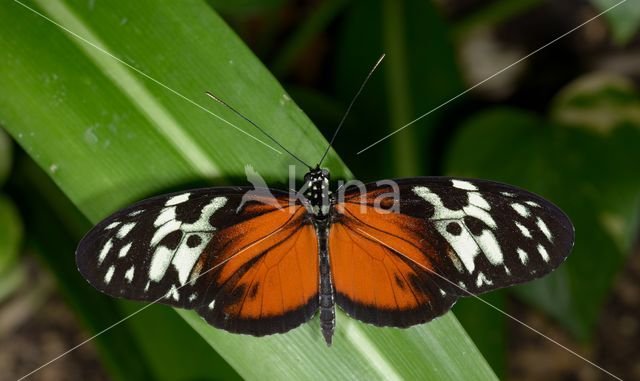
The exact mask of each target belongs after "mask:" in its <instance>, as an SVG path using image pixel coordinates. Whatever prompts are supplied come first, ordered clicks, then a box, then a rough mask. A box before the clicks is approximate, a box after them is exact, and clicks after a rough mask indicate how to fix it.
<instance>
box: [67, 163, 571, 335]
mask: <svg viewBox="0 0 640 381" xmlns="http://www.w3.org/2000/svg"><path fill="white" fill-rule="evenodd" d="M304 179H305V184H304V186H303V188H302V192H297V193H296V195H297V196H298V197H296V198H295V199H294V201H293V202H292V194H291V192H284V191H279V190H275V189H269V190H268V192H267V193H269V194H272V195H273V197H267V196H265V195H264V194H262V193H264V192H256V189H254V188H252V187H213V188H204V189H196V190H189V191H185V192H179V193H173V194H169V195H163V196H158V197H154V198H151V199H148V200H144V201H141V202H138V203H136V204H134V205H131V206H129V207H127V208H125V209H123V210H120V211H118V212H116V213H115V214H113V215H111V216H110V217H108V218H106V219H105V220H104V221H102V222H100V223H99V224H97V225H96V226H95V227H94V228H93V229H92V230H91V231H90V232H89V233H88V234H87V235H86V236H85V237H84V238H83V239H82V241H81V242H80V244H79V247H78V250H77V252H76V260H77V264H78V269H79V270H80V273H81V274H82V275H83V276H84V277H85V278H86V279H87V280H88V281H89V283H91V284H92V285H93V286H94V287H95V288H97V289H98V290H100V291H102V292H104V293H107V294H109V295H112V296H116V297H124V298H128V299H133V300H143V301H157V302H159V303H163V304H168V305H171V306H175V307H181V308H188V309H195V310H196V311H197V312H198V314H200V315H201V316H202V317H203V318H204V319H205V320H206V321H207V322H208V323H209V324H211V325H213V326H214V327H218V328H222V329H224V330H227V331H230V332H236V333H244V334H250V335H255V336H262V335H269V334H274V333H283V332H287V331H289V330H291V329H293V328H295V327H298V326H299V325H301V324H303V323H305V322H307V321H308V320H310V319H311V318H312V317H313V316H314V315H316V314H318V312H319V319H320V325H321V329H322V333H323V335H324V338H325V340H326V342H327V343H328V344H330V343H331V340H332V335H333V332H334V329H335V308H336V306H338V307H340V308H341V309H342V310H344V311H345V312H346V313H347V315H349V316H351V317H353V318H354V319H358V320H360V321H363V322H365V323H370V324H374V325H377V326H392V327H409V326H411V325H415V324H420V323H424V322H427V321H429V320H432V319H433V318H435V317H437V316H440V315H442V314H443V313H445V312H446V311H448V310H449V309H450V308H451V306H452V305H453V304H454V303H455V301H456V300H457V299H458V298H459V297H462V296H469V295H476V294H480V293H483V292H487V291H491V290H495V289H498V288H502V287H506V286H510V285H514V284H518V283H522V282H526V281H529V280H532V279H535V278H538V277H541V276H543V275H545V274H547V273H549V272H550V271H552V270H553V269H555V268H556V267H557V266H559V265H560V264H561V263H562V262H563V261H564V260H565V259H566V257H567V256H568V255H569V252H570V251H571V248H572V246H573V240H574V230H573V226H572V224H571V222H570V220H569V218H568V217H567V216H566V215H565V214H564V213H563V212H562V211H561V210H560V209H559V208H558V207H556V206H555V205H553V204H551V203H550V202H549V201H546V200H545V199H543V198H542V197H540V196H537V195H535V194H533V193H530V192H528V191H525V190H522V189H519V188H516V187H513V186H510V185H505V184H501V183H497V182H491V181H486V180H472V179H460V178H449V177H415V178H407V179H399V180H395V181H387V182H378V183H372V184H366V185H364V189H363V187H349V186H347V187H343V191H342V192H341V195H340V197H337V195H336V194H334V193H332V192H331V191H330V190H329V188H330V186H329V184H330V182H329V180H330V174H329V172H328V171H327V170H326V169H321V168H314V169H312V170H311V171H309V173H307V174H306V175H305V178H304ZM394 205H395V206H396V207H397V210H394Z"/></svg>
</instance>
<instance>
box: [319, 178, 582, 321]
mask: <svg viewBox="0 0 640 381" xmlns="http://www.w3.org/2000/svg"><path fill="white" fill-rule="evenodd" d="M391 184H394V185H391ZM339 199H340V200H341V202H339V203H338V204H337V205H336V208H335V216H334V219H333V223H332V224H331V228H330V234H329V254H330V262H331V271H332V277H333V282H334V287H335V292H336V302H337V304H338V305H339V306H340V307H341V308H342V309H343V310H344V311H345V312H346V313H347V314H349V315H350V316H352V317H354V318H356V319H359V320H362V321H364V322H367V323H371V324H375V325H379V326H395V327H407V326H410V325H414V324H419V323H423V322H426V321H429V320H431V319H433V318H435V317H437V316H440V315H442V314H443V313H445V312H446V311H448V310H449V309H450V307H451V306H452V305H453V304H454V303H455V301H456V300H457V298H459V297H461V296H470V295H475V294H479V293H483V292H486V291H490V290H494V289H496V288H501V287H506V286H509V285H513V284H517V283H522V282H525V281H529V280H532V279H535V278H537V277H540V276H542V275H545V274H547V273H549V272H550V271H552V270H553V269H555V268H556V267H557V266H559V265H560V263H562V261H564V259H565V258H566V257H567V256H568V255H569V252H570V250H571V247H572V245H573V239H574V232H573V226H572V225H571V222H570V221H569V219H568V218H567V217H566V215H565V214H564V213H563V212H562V211H560V209H558V208H557V207H556V206H555V205H553V204H551V203H549V202H548V201H546V200H544V199H543V198H541V197H539V196H537V195H535V194H532V193H530V192H527V191H524V190H522V189H519V188H515V187H512V186H508V185H505V184H500V183H495V182H490V181H482V180H468V179H454V178H444V177H423V178H411V179H403V180H395V181H393V182H384V183H380V184H369V185H367V186H366V190H365V191H364V192H362V190H360V189H358V188H355V189H350V188H347V190H346V191H345V192H344V194H343V195H341V196H340V197H339Z"/></svg>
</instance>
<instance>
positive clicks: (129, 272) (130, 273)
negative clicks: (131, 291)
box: [124, 266, 136, 283]
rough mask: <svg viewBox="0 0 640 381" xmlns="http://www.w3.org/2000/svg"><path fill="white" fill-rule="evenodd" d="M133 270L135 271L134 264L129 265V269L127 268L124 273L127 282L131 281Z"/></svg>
mask: <svg viewBox="0 0 640 381" xmlns="http://www.w3.org/2000/svg"><path fill="white" fill-rule="evenodd" d="M135 271H136V269H135V266H131V267H129V270H127V272H126V273H125V274H124V279H126V280H127V282H129V283H131V281H132V280H133V274H134V272H135Z"/></svg>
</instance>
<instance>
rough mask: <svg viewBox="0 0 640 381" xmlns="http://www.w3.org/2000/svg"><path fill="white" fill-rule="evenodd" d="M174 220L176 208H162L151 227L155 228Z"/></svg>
mask: <svg viewBox="0 0 640 381" xmlns="http://www.w3.org/2000/svg"><path fill="white" fill-rule="evenodd" d="M175 219H176V207H175V206H172V207H169V208H164V209H162V211H161V212H160V214H159V215H158V218H156V220H155V221H153V226H156V227H158V226H162V225H164V224H166V223H167V222H169V221H172V220H175Z"/></svg>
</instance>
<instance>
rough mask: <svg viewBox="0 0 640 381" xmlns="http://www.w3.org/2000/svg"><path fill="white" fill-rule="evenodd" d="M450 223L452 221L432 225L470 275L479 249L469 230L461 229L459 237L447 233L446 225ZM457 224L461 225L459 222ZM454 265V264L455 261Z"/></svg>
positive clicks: (436, 222)
mask: <svg viewBox="0 0 640 381" xmlns="http://www.w3.org/2000/svg"><path fill="white" fill-rule="evenodd" d="M451 221H452V220H443V221H435V222H434V225H435V227H436V229H437V230H438V233H440V234H441V235H442V236H443V237H444V239H446V240H447V242H449V244H450V245H451V247H452V248H453V250H454V251H455V255H457V256H458V257H459V258H460V260H461V261H462V263H463V264H464V267H466V269H467V271H468V272H469V273H472V272H473V270H474V268H475V263H474V259H475V257H476V255H478V254H479V253H480V247H479V246H478V244H477V243H476V241H475V240H474V239H473V237H472V236H471V234H470V233H469V230H467V229H466V228H462V231H461V232H460V234H459V235H453V234H451V233H449V232H448V231H447V225H448V224H449V223H451ZM458 223H460V224H461V225H462V223H461V222H458ZM454 264H456V262H455V261H454ZM456 265H457V264H456ZM456 267H457V266H456ZM460 270H461V269H460Z"/></svg>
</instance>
